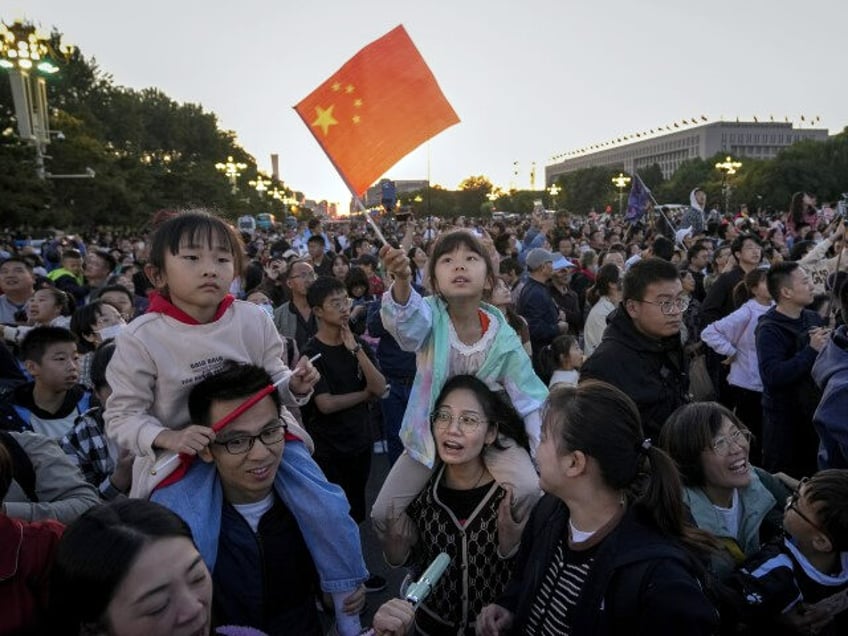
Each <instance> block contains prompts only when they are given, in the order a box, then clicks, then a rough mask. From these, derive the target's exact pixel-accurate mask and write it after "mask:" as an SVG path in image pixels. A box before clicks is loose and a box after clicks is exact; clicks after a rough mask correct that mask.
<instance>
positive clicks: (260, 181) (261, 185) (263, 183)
mask: <svg viewBox="0 0 848 636" xmlns="http://www.w3.org/2000/svg"><path fill="white" fill-rule="evenodd" d="M248 184H250V186H251V187H253V188H254V189H255V190H256V192H257V194H259V198H260V199H261V198H262V197H263V196H264V195H265V191H266V190H268V186H269V185H271V180H270V179H264V178H263V177H262V173H261V172H259V173H257V174H256V180H255V181H248Z"/></svg>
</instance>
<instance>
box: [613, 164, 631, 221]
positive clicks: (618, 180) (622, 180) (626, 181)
mask: <svg viewBox="0 0 848 636" xmlns="http://www.w3.org/2000/svg"><path fill="white" fill-rule="evenodd" d="M612 184H613V185H614V186H615V187H616V188H618V213H619V214H622V213H623V212H624V207H623V206H624V188H626V187H627V186H628V185H630V177H628V176H627V175H625V174H624V173H623V172H619V173H618V176H617V177H613V178H612Z"/></svg>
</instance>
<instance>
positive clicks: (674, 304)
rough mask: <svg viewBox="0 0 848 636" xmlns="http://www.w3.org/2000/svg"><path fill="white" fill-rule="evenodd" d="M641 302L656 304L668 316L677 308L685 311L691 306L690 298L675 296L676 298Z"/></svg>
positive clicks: (641, 301)
mask: <svg viewBox="0 0 848 636" xmlns="http://www.w3.org/2000/svg"><path fill="white" fill-rule="evenodd" d="M639 302H640V303H647V304H649V305H656V306H657V307H659V308H660V311H661V312H662V313H663V314H664V315H666V316H668V315H670V314H673V313H674V312H675V310H677V311H679V312H684V311H686V310H687V309H688V308H689V299H688V298H675V299H674V300H640V301H639Z"/></svg>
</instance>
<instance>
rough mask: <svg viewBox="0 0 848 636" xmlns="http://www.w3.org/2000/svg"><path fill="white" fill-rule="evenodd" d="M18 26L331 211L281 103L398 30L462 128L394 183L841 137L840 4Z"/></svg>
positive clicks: (314, 6) (92, 20) (249, 11)
mask: <svg viewBox="0 0 848 636" xmlns="http://www.w3.org/2000/svg"><path fill="white" fill-rule="evenodd" d="M21 17H23V18H26V19H28V20H30V21H33V22H35V23H37V24H40V25H41V26H42V27H43V28H45V29H47V30H49V29H50V28H51V27H56V28H58V29H59V30H60V31H61V32H63V33H64V34H65V38H66V40H67V41H69V42H71V43H73V44H75V45H77V46H79V47H80V49H81V50H82V52H83V53H84V54H85V55H86V57H88V58H91V57H94V58H95V59H96V61H97V63H98V65H99V67H100V68H101V69H102V70H103V71H105V72H107V73H109V74H111V75H112V77H113V79H114V81H115V82H116V83H117V84H120V85H124V86H128V87H130V88H135V89H142V88H146V87H156V88H158V89H160V90H162V91H163V92H165V93H166V94H167V95H168V96H169V97H171V98H172V99H175V100H177V101H179V102H192V103H199V104H201V105H202V106H203V107H204V109H206V110H207V111H212V112H214V113H215V114H216V115H217V116H218V118H219V123H220V125H221V127H222V128H225V129H228V130H233V131H235V133H236V135H237V137H238V141H239V142H240V144H241V145H242V146H243V147H244V148H245V149H246V150H247V152H249V153H250V154H251V155H253V156H254V157H255V158H256V160H257V162H258V165H259V167H260V169H262V170H265V171H266V172H269V173H270V170H271V160H270V155H271V154H272V153H277V154H279V156H280V177H281V178H282V179H283V180H284V181H285V183H286V184H287V185H288V186H289V187H291V188H293V189H295V190H299V191H302V192H304V193H305V195H306V197H307V198H311V199H316V200H322V199H326V200H328V201H330V202H338V203H343V205H342V207H344V208H346V206H347V202H348V201H349V199H350V196H349V193H348V192H347V189H346V187H345V185H344V183H343V182H342V180H341V178H340V177H339V176H338V174H337V173H336V171H335V169H334V168H333V167H332V165H331V163H330V161H329V160H328V159H327V157H326V155H324V153H323V151H322V150H321V149H320V147H319V146H318V144H317V142H316V141H315V139H314V137H313V136H312V134H311V133H310V132H309V130H308V129H307V127H306V126H305V125H304V123H303V121H302V120H301V119H300V118H299V117H298V115H297V114H296V113H295V111H294V110H293V106H294V105H295V104H297V103H298V102H299V101H300V100H301V99H303V98H304V97H305V96H306V95H308V94H309V93H310V92H312V90H313V89H315V88H316V87H317V86H318V85H319V84H321V83H322V82H323V81H324V80H325V79H327V78H328V77H329V76H330V75H331V74H332V73H334V72H335V71H336V70H337V69H338V68H339V67H340V66H341V65H342V64H344V62H346V61H347V60H348V59H349V58H350V57H352V56H353V55H354V54H355V53H356V52H357V51H358V50H359V49H360V48H362V47H363V46H365V45H366V44H368V43H369V42H371V41H373V40H375V39H377V38H379V37H380V36H382V35H384V34H385V33H386V32H388V31H390V30H391V29H393V28H394V27H395V26H397V25H398V24H403V25H404V27H405V28H406V30H407V32H408V33H409V35H410V37H411V38H412V40H413V42H414V43H415V44H416V46H417V48H418V50H419V51H420V52H421V55H422V56H423V58H424V59H425V60H426V61H427V63H428V65H429V67H430V69H431V71H432V72H433V74H434V76H435V77H436V79H437V81H438V82H439V84H440V86H441V88H442V91H443V93H444V94H445V96H446V98H447V99H448V101H449V102H450V103H451V105H452V106H453V108H454V110H455V111H456V112H457V114H458V115H459V118H460V120H461V122H460V123H459V124H457V125H455V126H453V127H450V128H448V129H446V130H444V131H442V132H441V133H440V134H438V135H437V136H436V137H434V138H433V139H432V140H431V141H429V142H427V143H425V144H424V145H422V146H420V147H419V148H418V149H417V150H415V151H413V152H412V153H410V154H409V155H407V156H406V157H405V158H404V159H402V160H401V161H400V162H399V163H398V164H396V165H395V166H394V167H393V168H392V169H390V170H389V172H388V173H387V174H386V175H385V176H386V177H388V178H392V179H427V178H429V179H430V182H431V183H433V184H438V185H441V186H443V187H445V188H448V189H454V188H456V187H457V186H458V185H459V183H460V182H461V181H462V180H463V179H465V178H466V177H469V176H472V175H484V176H486V177H488V178H489V179H490V180H491V181H492V183H494V184H495V185H496V186H499V187H502V188H505V189H506V188H510V187H517V188H521V189H523V188H529V187H530V185H531V183H530V172H531V168H532V165H533V162H535V164H536V187H537V188H539V189H541V188H542V187H544V166H545V165H546V164H550V163H552V159H551V157H552V156H554V155H557V154H560V153H563V152H567V151H570V150H574V149H577V148H581V147H583V146H586V145H589V144H594V143H600V142H603V141H607V140H609V139H612V138H616V137H619V136H621V135H624V134H630V133H636V132H640V131H643V130H648V129H649V128H656V127H658V126H663V125H668V124H671V123H673V122H675V121H681V120H683V119H691V118H693V117H698V118H699V117H700V116H701V115H705V116H706V117H708V118H709V120H710V121H718V120H719V119H721V118H724V119H725V120H730V121H735V120H736V119H737V117H738V118H739V119H740V120H742V121H751V120H752V118H753V117H754V116H757V117H759V118H760V119H761V120H765V119H767V118H768V117H769V116H770V115H774V117H775V119H776V120H778V121H783V119H784V117H789V119H790V121H793V122H795V123H796V125H797V124H798V123H800V116H801V115H804V116H806V118H807V120H809V119H811V118H813V117H815V116H819V117H821V120H820V123H819V124H818V125H817V127H824V128H828V129H829V130H830V132H831V134H833V133H835V132H838V131H840V130H842V129H843V128H844V127H845V126H846V125H848V82H846V81H845V73H844V68H845V67H844V60H845V54H844V41H845V24H846V23H848V2H846V1H845V0H808V1H806V2H804V3H798V2H790V1H789V0H713V1H712V2H692V1H691V0H688V1H687V0H643V1H642V2H633V1H632V0H579V1H578V0H416V1H408V0H318V1H311V2H307V1H303V0H277V1H276V2H271V1H270V0H239V1H238V2H226V3H224V2H221V3H212V2H209V1H208V0H205V1H202V2H201V1H198V0H168V1H164V0H145V1H143V2H127V1H120V0H119V1H115V0H73V1H69V0H2V2H0V19H2V20H3V21H5V22H10V21H12V20H14V19H16V18H21ZM48 100H49V93H48ZM225 159H226V158H224V157H222V160H225ZM516 172H517V175H516V174H515V173H516Z"/></svg>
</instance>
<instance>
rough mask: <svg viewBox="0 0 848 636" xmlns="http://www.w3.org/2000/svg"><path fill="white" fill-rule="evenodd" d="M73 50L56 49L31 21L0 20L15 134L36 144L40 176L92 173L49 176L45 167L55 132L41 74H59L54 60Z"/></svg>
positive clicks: (0, 58)
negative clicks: (12, 103)
mask: <svg viewBox="0 0 848 636" xmlns="http://www.w3.org/2000/svg"><path fill="white" fill-rule="evenodd" d="M73 51H74V47H72V46H70V45H68V44H61V45H59V48H58V50H57V49H56V48H55V47H54V46H53V43H52V42H51V39H50V38H49V37H48V36H46V35H44V34H42V33H41V32H40V31H39V30H38V29H36V27H35V25H33V24H30V23H27V22H23V21H21V20H18V21H15V22H13V23H12V24H6V23H5V22H0V68H4V69H7V70H8V72H9V82H10V83H11V87H12V100H13V102H14V104H15V118H16V119H17V120H18V134H19V135H20V137H21V139H23V140H25V141H28V142H30V143H32V144H33V145H34V146H35V170H36V174H37V175H38V177H39V178H40V179H46V178H48V177H49V178H60V177H64V178H77V177H84V178H88V177H90V176H93V171H92V170H91V169H90V168H89V169H87V170H86V174H84V175H51V174H50V173H48V172H47V170H46V169H45V167H44V159H45V152H44V151H45V147H46V146H47V144H49V143H50V133H51V132H54V131H51V130H50V125H49V120H48V110H47V82H46V80H45V78H44V76H46V75H53V74H55V73H58V72H59V67H58V66H57V65H56V62H58V61H59V60H67V59H68V58H69V57H70V56H71V54H72V53H73ZM89 173H91V174H89Z"/></svg>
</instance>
